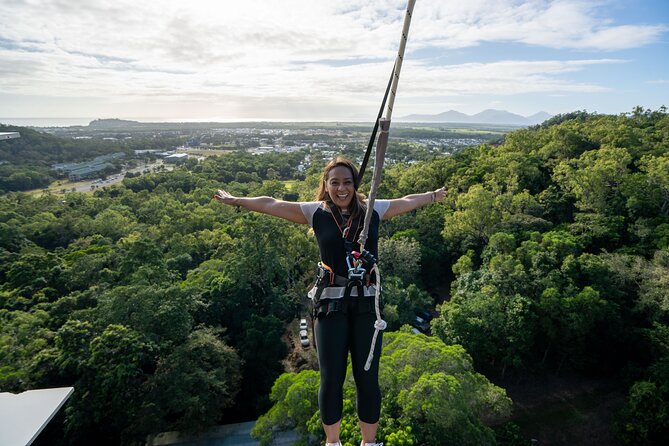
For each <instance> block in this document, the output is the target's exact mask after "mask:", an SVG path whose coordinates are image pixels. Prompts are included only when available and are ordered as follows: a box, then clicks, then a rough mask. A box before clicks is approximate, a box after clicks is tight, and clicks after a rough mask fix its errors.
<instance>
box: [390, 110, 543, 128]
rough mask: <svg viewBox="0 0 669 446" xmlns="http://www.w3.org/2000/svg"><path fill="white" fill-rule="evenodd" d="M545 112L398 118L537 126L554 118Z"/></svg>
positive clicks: (491, 111) (489, 112) (399, 119)
mask: <svg viewBox="0 0 669 446" xmlns="http://www.w3.org/2000/svg"><path fill="white" fill-rule="evenodd" d="M552 116H553V115H550V114H548V113H546V112H544V111H540V112H539V113H535V114H533V115H531V116H521V115H517V114H515V113H511V112H508V111H506V110H494V109H488V110H483V111H482V112H480V113H477V114H475V115H467V114H465V113H461V112H459V111H455V110H449V111H447V112H443V113H439V114H437V115H408V116H402V117H400V118H397V120H398V121H401V122H449V123H458V124H499V125H517V126H526V125H535V124H541V123H542V122H544V121H545V120H546V119H548V118H550V117H552Z"/></svg>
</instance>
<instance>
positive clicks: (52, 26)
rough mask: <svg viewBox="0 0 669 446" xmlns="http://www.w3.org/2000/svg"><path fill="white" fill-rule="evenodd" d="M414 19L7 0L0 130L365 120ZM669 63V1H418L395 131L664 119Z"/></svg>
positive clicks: (335, 5)
mask: <svg viewBox="0 0 669 446" xmlns="http://www.w3.org/2000/svg"><path fill="white" fill-rule="evenodd" d="M405 8H406V0H384V1H382V0H338V1H336V2H333V1H331V0H311V1H306V0H283V1H280V2H276V1H270V0H245V1H244V2H234V3H233V2H221V1H214V0H191V1H189V2H182V1H177V0H163V1H143V2H135V1H130V0H113V1H111V0H90V1H80V0H51V1H39V0H4V1H3V2H1V3H0V117H4V118H42V117H50V118H70V117H86V118H112V117H115V118H127V119H138V120H171V121H179V120H183V121H197V120H220V121H237V120H255V119H262V120H340V121H349V120H350V121H370V120H372V119H373V118H374V116H375V115H376V111H377V110H378V106H379V104H380V100H381V96H382V93H383V90H384V87H385V83H386V81H387V79H388V75H389V74H390V69H391V68H392V64H393V61H394V57H395V54H396V51H397V46H398V43H399V34H400V30H401V26H402V20H403V15H404V9H405ZM668 56H669V2H667V1H665V0H653V1H651V0H638V1H634V2H630V1H623V0H594V1H592V0H591V1H581V0H534V1H515V0H494V1H493V0H469V1H467V2H462V1H460V0H430V1H425V0H418V1H417V3H416V7H415V11H414V16H413V21H412V25H411V32H410V36H409V42H408V44H407V53H406V56H405V63H404V67H403V70H402V75H401V80H400V85H399V90H398V96H397V101H396V104H395V111H394V117H398V116H404V115H408V114H414V113H420V114H429V113H440V112H443V111H447V110H450V109H455V110H458V111H461V112H464V113H469V114H474V113H478V112H480V111H482V110H484V109H488V108H496V109H505V110H509V111H511V112H514V113H518V114H521V115H525V116H527V115H531V114H533V113H536V112H539V111H546V112H548V113H551V114H557V113H565V112H569V111H573V110H583V109H585V110H588V111H593V112H600V113H616V114H617V113H624V112H629V111H631V110H632V108H633V107H635V106H637V105H640V106H643V107H646V108H651V109H657V108H658V107H660V106H662V105H667V106H669V100H668V99H669V66H668V65H669V57H668ZM5 121H7V119H5ZM0 122H3V121H2V119H0Z"/></svg>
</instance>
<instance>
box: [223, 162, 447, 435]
mask: <svg viewBox="0 0 669 446" xmlns="http://www.w3.org/2000/svg"><path fill="white" fill-rule="evenodd" d="M358 178H359V177H358V170H357V169H356V167H355V165H354V164H353V163H352V162H351V161H349V160H347V159H345V158H342V157H337V158H335V159H333V160H331V161H330V162H329V163H328V164H327V165H326V166H325V169H324V170H323V176H322V179H321V183H320V187H319V189H318V192H317V193H316V197H315V198H316V200H315V201H313V202H301V203H293V202H288V201H282V200H276V199H274V198H272V197H253V198H245V197H234V196H232V195H231V194H229V193H228V192H226V191H224V190H219V191H218V192H217V193H216V194H215V195H214V198H215V199H216V200H218V201H220V202H222V203H225V204H229V205H233V206H241V207H244V208H246V209H249V210H252V211H256V212H262V213H265V214H269V215H273V216H275V217H280V218H284V219H286V220H290V221H292V222H295V223H300V224H308V225H309V226H310V227H311V228H312V229H313V231H314V234H315V235H316V240H317V242H318V247H319V251H320V258H321V261H320V263H319V264H318V277H319V279H318V281H317V285H316V286H315V287H314V288H313V289H312V290H311V291H310V292H309V296H310V297H311V298H312V302H313V312H312V314H313V318H314V342H315V344H316V348H317V351H318V362H319V368H320V371H321V381H320V388H319V392H318V402H319V407H320V410H321V421H322V422H323V427H324V430H325V433H326V436H327V438H328V442H330V443H331V444H337V441H338V439H339V431H340V425H341V417H342V410H343V409H342V408H343V406H342V405H343V393H342V386H343V383H344V377H345V374H346V364H347V358H348V355H349V353H350V354H351V363H352V366H353V370H354V379H355V383H356V389H357V400H358V418H359V422H360V429H361V432H362V437H363V439H364V440H365V442H366V443H368V444H374V438H375V436H376V430H377V427H378V421H379V417H380V410H381V393H380V390H379V382H378V372H379V357H380V354H381V345H382V335H381V334H380V332H379V335H378V336H377V337H376V338H375V336H376V335H375V330H376V326H375V323H376V320H377V319H376V317H377V315H376V313H375V308H374V305H375V302H374V295H375V293H376V284H377V282H376V276H375V274H373V273H372V268H373V266H374V265H373V260H374V259H375V258H376V257H378V232H379V225H380V222H381V221H382V220H384V219H388V218H391V217H393V216H395V215H399V214H402V213H405V212H409V211H411V210H413V209H416V208H418V207H420V206H425V205H427V204H430V203H433V202H437V201H441V200H442V199H443V198H444V197H445V196H446V191H445V189H444V188H441V189H437V190H435V191H430V192H425V193H422V194H413V195H407V196H405V197H403V198H400V199H393V200H375V202H374V206H373V211H372V217H371V221H370V225H369V228H368V229H369V233H368V236H369V237H368V238H367V239H366V242H364V246H360V243H362V242H360V240H359V238H358V236H359V235H360V233H361V232H362V230H363V226H364V224H363V220H364V218H365V212H366V208H367V205H368V202H367V201H366V200H365V197H364V195H363V194H361V193H360V192H358ZM356 241H357V244H356ZM360 253H362V254H360ZM366 254H369V255H371V259H372V261H371V262H369V263H365V261H362V262H360V264H358V265H357V266H355V267H353V268H352V266H354V265H353V264H354V263H355V262H356V261H357V259H369V258H370V257H365V255H366ZM357 256H359V257H357ZM352 270H353V273H354V274H355V273H357V272H359V273H360V276H362V277H357V276H355V275H353V276H352V272H351V271H352ZM370 344H372V346H373V350H372V352H373V358H372V359H368V353H369V350H370ZM368 361H369V362H368ZM366 363H367V364H369V369H368V368H367V365H366Z"/></svg>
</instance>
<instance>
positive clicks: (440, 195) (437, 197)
mask: <svg viewBox="0 0 669 446" xmlns="http://www.w3.org/2000/svg"><path fill="white" fill-rule="evenodd" d="M432 193H433V194H434V195H433V197H434V201H435V202H439V201H441V200H443V199H444V198H446V195H448V191H447V190H446V186H444V187H440V188H439V189H437V190H435V191H434V192H432Z"/></svg>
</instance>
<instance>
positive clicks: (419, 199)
mask: <svg viewBox="0 0 669 446" xmlns="http://www.w3.org/2000/svg"><path fill="white" fill-rule="evenodd" d="M447 193H448V192H447V191H446V188H445V187H442V188H439V189H437V190H435V191H433V192H425V193H422V194H411V195H407V196H406V197H402V198H396V199H394V200H388V201H390V206H389V207H388V210H387V211H386V213H385V214H384V215H383V219H384V220H387V219H389V218H392V217H395V216H397V215H400V214H404V213H405V212H409V211H413V210H414V209H417V208H419V207H422V206H425V205H428V204H430V203H436V202H438V201H441V200H443V199H444V198H446V194H447Z"/></svg>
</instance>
